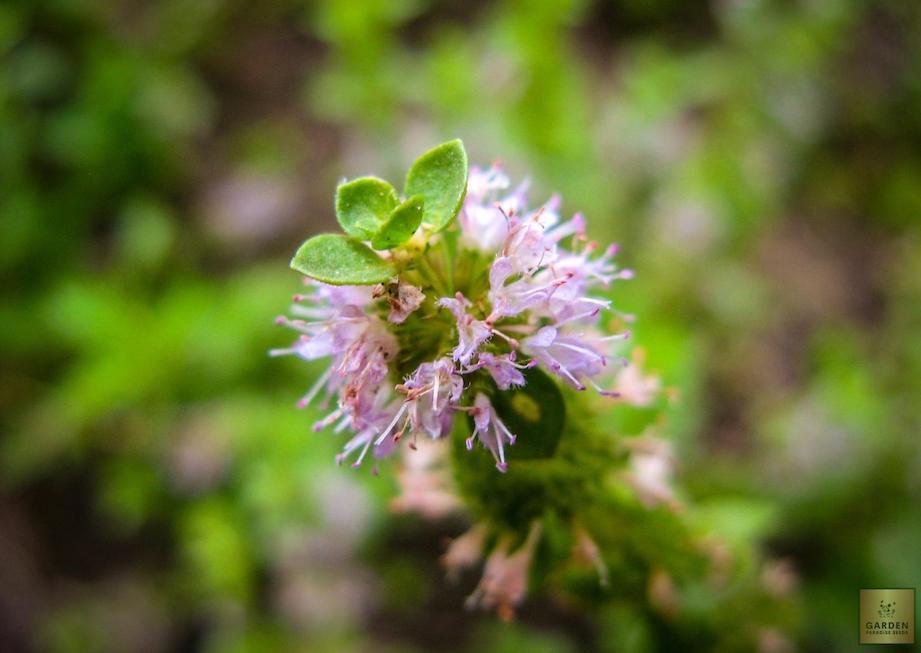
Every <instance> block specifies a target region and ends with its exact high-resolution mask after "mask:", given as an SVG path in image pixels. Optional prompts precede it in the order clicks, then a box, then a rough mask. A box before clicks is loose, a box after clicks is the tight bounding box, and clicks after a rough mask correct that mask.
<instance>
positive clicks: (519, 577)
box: [467, 522, 541, 621]
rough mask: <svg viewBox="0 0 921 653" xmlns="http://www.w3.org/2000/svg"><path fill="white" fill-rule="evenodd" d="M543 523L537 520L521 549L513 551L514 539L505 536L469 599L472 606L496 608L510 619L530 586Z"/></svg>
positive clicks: (488, 560) (494, 550)
mask: <svg viewBox="0 0 921 653" xmlns="http://www.w3.org/2000/svg"><path fill="white" fill-rule="evenodd" d="M540 535H541V526H540V523H539V522H535V523H534V524H533V525H532V526H531V530H530V531H529V532H528V537H527V539H526V540H525V541H524V544H522V545H521V547H519V548H518V549H517V550H514V551H513V550H512V545H513V540H512V539H511V538H509V537H504V538H502V539H500V540H499V543H498V544H497V545H496V548H495V549H493V551H492V553H491V554H490V555H489V557H488V558H487V559H486V567H485V569H483V577H482V578H481V579H480V582H479V584H478V585H477V586H476V589H474V590H473V593H472V594H471V595H470V596H469V597H468V598H467V606H468V607H477V606H479V607H483V608H486V609H487V610H491V609H493V608H495V609H496V610H497V611H498V613H499V616H500V617H502V619H504V620H506V621H510V620H511V619H512V617H513V616H514V613H515V607H516V606H517V605H518V604H519V603H521V601H522V599H524V596H525V593H526V592H527V589H528V569H530V567H531V558H532V557H533V556H534V550H535V549H536V548H537V543H538V542H539V541H540Z"/></svg>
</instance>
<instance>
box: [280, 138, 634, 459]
mask: <svg viewBox="0 0 921 653" xmlns="http://www.w3.org/2000/svg"><path fill="white" fill-rule="evenodd" d="M509 188H511V183H510V182H509V180H508V178H507V177H506V176H505V174H504V173H503V171H502V170H501V169H500V168H498V167H496V166H494V167H492V168H489V169H486V170H480V169H478V168H472V169H470V170H469V173H468V169H467V161H466V154H465V153H464V150H463V147H462V146H461V145H460V142H459V141H454V142H451V143H446V144H444V145H442V146H439V147H438V148H435V149H434V150H432V151H430V152H428V153H426V154H425V155H423V156H422V157H421V158H420V159H419V160H418V161H417V162H416V163H415V164H414V165H413V168H412V169H411V170H410V172H409V176H408V178H407V182H406V189H405V191H404V195H405V198H403V197H400V196H399V195H398V194H397V192H396V190H395V189H393V187H391V186H390V185H389V184H388V183H387V182H385V181H383V180H381V179H377V178H374V177H365V178H361V179H357V180H354V181H351V182H348V183H344V184H342V185H340V187H339V189H338V191H337V197H336V210H337V216H338V218H339V222H340V224H341V226H342V228H343V230H344V231H345V232H346V234H347V235H346V236H342V235H334V234H324V235H321V236H317V237H315V238H312V239H310V240H308V241H307V242H306V243H305V244H304V245H303V246H302V247H301V249H300V250H299V251H298V253H297V255H296V256H295V258H294V260H293V261H292V266H293V267H294V268H295V269H297V270H299V271H300V272H302V273H304V274H305V275H306V276H307V279H306V280H305V282H306V284H307V285H308V287H310V288H311V289H312V291H311V292H309V293H307V294H304V295H299V296H296V297H295V305H294V307H293V308H292V314H293V317H292V318H291V319H289V318H286V317H281V318H279V319H278V322H279V323H280V324H283V325H285V326H288V327H290V328H292V329H294V330H295V331H297V332H298V334H299V337H298V339H297V341H296V342H294V343H293V344H292V345H291V346H290V347H288V348H285V349H278V350H274V351H273V352H272V354H273V355H283V354H291V355H296V356H299V357H301V358H304V359H306V360H313V359H318V358H329V359H330V367H329V369H328V370H327V371H326V372H325V373H324V374H323V375H322V376H321V377H320V379H319V380H318V381H317V382H316V383H315V385H314V386H313V387H312V388H311V389H310V390H309V391H308V392H307V393H306V394H305V395H304V396H303V398H302V399H301V401H300V402H299V405H300V406H302V407H303V406H306V405H308V404H309V403H311V402H313V401H314V400H316V399H317V398H319V397H321V396H322V397H323V401H324V402H325V403H327V402H333V401H334V402H335V405H334V406H332V407H331V410H330V412H329V413H328V414H327V415H326V416H325V417H324V418H323V419H321V420H320V421H319V422H317V424H316V425H315V426H316V428H317V429H321V428H327V427H331V428H333V430H334V431H335V432H337V433H340V432H351V434H352V436H351V438H350V439H349V440H348V441H347V443H346V445H345V447H344V448H343V451H342V453H341V454H340V455H339V457H338V460H339V462H342V461H344V460H346V459H353V463H352V464H353V466H356V467H357V466H360V465H361V464H362V463H363V461H364V460H365V459H366V457H367V455H368V453H369V452H370V453H372V454H373V456H374V457H376V458H381V457H385V456H387V455H389V454H390V453H392V451H393V450H394V449H395V448H396V445H397V444H398V443H399V442H400V441H401V440H402V439H403V438H404V436H407V435H409V436H411V438H412V441H413V442H415V441H416V439H417V438H419V437H422V438H430V439H440V438H445V437H447V436H449V435H450V434H451V433H452V431H453V430H454V429H455V427H456V424H457V422H458V420H460V421H461V422H462V423H464V424H466V425H467V431H468V433H469V435H468V436H467V437H466V439H465V442H466V446H467V448H468V449H473V447H474V445H475V444H476V443H479V444H480V445H482V446H484V447H485V448H486V449H488V450H489V452H490V453H491V454H492V456H493V458H494V459H495V463H496V467H497V468H498V469H499V471H501V472H505V471H507V469H508V465H509V451H510V449H511V448H512V447H513V446H514V445H515V443H516V440H517V435H521V437H523V438H528V437H540V436H536V435H532V434H530V433H521V434H515V433H513V432H512V430H511V429H510V428H509V426H507V424H506V419H504V416H503V415H502V411H503V410H505V409H506V407H507V402H506V401H505V400H503V399H502V394H503V393H507V392H513V391H515V392H525V393H527V392H528V386H529V380H530V379H531V378H533V377H534V375H535V374H540V373H541V372H540V371H541V370H542V371H543V372H544V373H547V374H550V375H552V376H555V377H557V378H558V379H559V380H560V382H562V383H563V384H564V385H566V386H568V387H570V388H573V389H575V390H577V391H584V390H586V389H587V388H591V389H593V390H594V391H596V392H597V393H599V394H601V395H603V396H616V395H617V393H616V392H615V391H614V390H613V389H608V387H609V386H610V387H613V383H614V382H615V379H614V377H615V368H617V367H618V365H619V364H621V363H623V362H624V361H623V359H622V358H620V357H617V356H615V355H614V353H613V351H612V347H613V346H614V343H616V342H617V341H619V340H623V339H624V338H626V337H628V335H629V333H628V332H626V331H624V332H622V333H615V334H606V333H603V332H602V331H601V330H599V328H598V323H599V320H600V318H601V316H602V314H604V313H605V312H607V311H609V310H610V309H611V302H610V301H609V300H607V299H605V298H604V297H600V296H598V295H597V294H596V293H597V292H598V291H602V290H605V289H607V288H608V287H609V286H610V285H611V284H612V283H613V282H614V281H616V280H619V279H627V278H630V276H632V275H631V273H630V272H629V271H628V270H621V269H618V267H617V266H616V265H615V264H614V262H613V258H614V255H615V253H616V248H613V247H609V248H607V249H604V250H603V251H601V252H600V253H599V247H598V245H597V244H596V243H593V242H591V241H589V240H587V238H586V236H585V225H586V222H585V219H584V217H583V216H581V215H578V214H577V215H575V216H574V217H572V218H571V219H568V220H564V219H562V218H561V215H560V207H561V201H560V198H559V197H558V196H553V197H551V198H550V200H548V201H547V202H545V203H544V204H542V205H539V206H537V207H536V208H533V209H532V208H529V204H528V195H527V188H528V185H527V184H526V183H524V184H520V185H518V186H517V187H515V188H514V190H512V191H510V192H509V190H508V189H509ZM455 217H457V220H456V221H455ZM615 315H616V314H615ZM550 387H551V388H552V384H551V386H550ZM557 392H558V391H557Z"/></svg>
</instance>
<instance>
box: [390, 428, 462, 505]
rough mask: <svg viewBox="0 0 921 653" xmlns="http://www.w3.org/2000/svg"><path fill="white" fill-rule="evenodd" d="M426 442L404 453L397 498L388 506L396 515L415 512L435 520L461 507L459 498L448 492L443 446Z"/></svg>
mask: <svg viewBox="0 0 921 653" xmlns="http://www.w3.org/2000/svg"><path fill="white" fill-rule="evenodd" d="M444 444H445V443H444V442H443V441H442V442H428V443H426V444H425V445H424V446H419V447H417V448H416V449H404V450H403V456H402V459H403V469H402V470H401V471H400V472H399V475H398V477H397V479H398V481H399V484H400V495H399V496H398V497H397V498H395V499H394V500H393V501H391V503H390V507H391V508H392V509H393V510H395V511H397V512H416V513H419V514H421V515H422V516H423V517H426V518H428V519H438V518H441V517H445V516H447V515H450V514H452V513H456V512H457V511H458V510H460V508H461V502H460V498H459V497H458V496H457V494H455V493H454V492H452V491H451V477H450V472H449V470H448V469H447V467H446V466H445V458H446V456H445V454H446V453H447V451H446V447H444V446H442V445H444Z"/></svg>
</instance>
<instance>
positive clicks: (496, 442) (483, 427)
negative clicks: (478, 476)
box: [466, 392, 516, 472]
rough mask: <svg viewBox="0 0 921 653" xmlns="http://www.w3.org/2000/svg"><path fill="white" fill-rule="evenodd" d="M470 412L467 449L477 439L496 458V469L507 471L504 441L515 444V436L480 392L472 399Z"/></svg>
mask: <svg viewBox="0 0 921 653" xmlns="http://www.w3.org/2000/svg"><path fill="white" fill-rule="evenodd" d="M470 414H471V415H473V424H474V430H473V435H471V436H470V437H469V438H467V442H466V444H467V450H468V451H469V450H471V449H473V441H474V440H477V439H479V441H480V442H481V443H483V445H484V446H485V447H486V448H487V449H489V450H490V451H491V452H492V455H493V458H495V459H496V469H498V470H499V471H500V472H506V471H508V463H507V462H505V443H508V444H509V446H511V445H513V444H515V439H516V436H515V435H514V434H513V433H512V432H511V431H509V430H508V428H507V427H506V426H505V424H504V423H503V421H502V420H501V419H499V416H498V415H497V414H496V409H495V408H493V407H492V404H491V403H490V402H489V399H487V398H486V395H484V394H483V393H481V392H480V393H477V396H476V398H475V399H474V400H473V409H472V410H471V411H470Z"/></svg>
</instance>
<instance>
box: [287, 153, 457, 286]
mask: <svg viewBox="0 0 921 653" xmlns="http://www.w3.org/2000/svg"><path fill="white" fill-rule="evenodd" d="M466 192H467V153H466V151H465V150H464V144H463V143H462V142H461V141H460V140H459V139H458V140H453V141H449V142H447V143H443V144H441V145H439V146H437V147H435V148H433V149H431V150H429V151H428V152H426V153H425V154H423V155H422V156H420V157H419V158H418V159H416V161H415V162H414V163H413V165H412V166H411V167H410V169H409V173H408V174H407V176H406V185H405V188H404V193H405V195H406V197H407V198H408V199H406V200H404V201H402V202H401V201H400V198H399V196H398V195H397V192H396V190H395V189H394V188H393V186H391V185H390V184H389V183H387V182H386V181H384V180H383V179H378V178H377V177H361V178H359V179H355V180H353V181H350V182H347V183H344V184H342V185H340V186H339V188H338V189H337V191H336V218H337V219H338V220H339V224H340V225H341V226H342V230H343V231H345V233H346V234H347V235H341V234H321V235H319V236H314V237H313V238H311V239H310V240H308V241H306V242H305V243H304V244H303V245H301V247H300V249H298V251H297V253H296V254H295V255H294V258H293V259H292V260H291V267H292V268H294V269H295V270H297V271H298V272H300V273H302V274H305V275H307V276H308V277H312V278H314V279H317V280H319V281H323V282H325V283H330V284H335V285H371V284H375V283H380V282H382V281H386V280H387V279H389V278H391V277H392V276H394V274H396V272H397V270H396V269H395V268H394V266H393V263H392V262H391V261H390V260H389V259H385V258H382V257H381V256H380V255H378V254H376V253H375V252H374V251H373V250H372V249H371V248H369V247H368V246H367V245H365V244H364V243H363V242H362V241H370V242H371V247H373V248H374V249H376V250H388V249H393V248H394V247H399V246H400V245H403V244H404V243H406V242H407V241H408V240H409V239H410V238H412V236H413V234H414V233H415V232H416V230H417V229H418V228H419V226H420V225H421V224H423V223H425V224H426V225H428V226H429V227H430V228H431V230H432V231H441V230H442V229H445V228H446V227H447V226H448V225H450V224H451V222H452V221H453V220H454V218H455V216H456V215H457V213H458V211H460V207H461V204H462V203H463V201H464V195H465V194H466Z"/></svg>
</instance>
